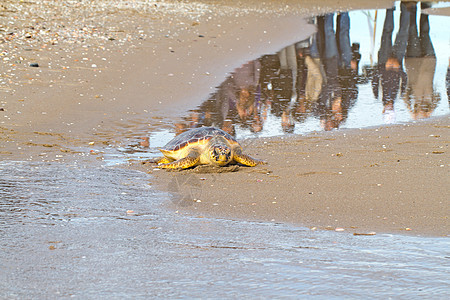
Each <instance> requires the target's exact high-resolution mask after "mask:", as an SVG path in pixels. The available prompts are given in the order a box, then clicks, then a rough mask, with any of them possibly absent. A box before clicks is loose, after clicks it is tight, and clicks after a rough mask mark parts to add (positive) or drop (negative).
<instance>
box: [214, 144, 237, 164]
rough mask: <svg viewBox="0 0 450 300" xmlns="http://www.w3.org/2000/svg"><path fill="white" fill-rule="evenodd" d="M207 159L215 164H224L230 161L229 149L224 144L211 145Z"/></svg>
mask: <svg viewBox="0 0 450 300" xmlns="http://www.w3.org/2000/svg"><path fill="white" fill-rule="evenodd" d="M209 159H210V160H211V162H212V163H213V164H215V165H219V166H225V165H226V164H228V163H229V162H231V159H232V157H231V149H230V148H229V147H227V146H225V145H213V146H211V147H210V148H209Z"/></svg>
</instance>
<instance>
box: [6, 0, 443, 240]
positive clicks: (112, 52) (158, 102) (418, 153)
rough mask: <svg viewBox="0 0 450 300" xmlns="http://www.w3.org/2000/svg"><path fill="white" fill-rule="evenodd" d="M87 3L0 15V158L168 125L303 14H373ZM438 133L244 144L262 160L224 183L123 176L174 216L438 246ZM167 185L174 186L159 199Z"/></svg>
mask: <svg viewBox="0 0 450 300" xmlns="http://www.w3.org/2000/svg"><path fill="white" fill-rule="evenodd" d="M88 2H89V1H81V2H79V3H78V4H76V5H78V6H79V7H78V9H77V10H76V11H77V14H73V15H70V14H68V12H67V11H65V8H64V7H63V6H60V5H58V1H46V2H45V4H44V3H43V2H41V1H35V2H33V3H31V2H23V3H22V2H18V1H6V2H4V3H3V4H2V5H1V6H0V18H1V19H2V20H8V21H7V22H6V21H5V22H3V24H6V25H2V27H0V30H1V31H0V33H1V40H0V42H1V45H2V53H1V57H0V58H1V66H2V67H1V80H2V81H1V86H0V109H1V110H0V155H1V158H2V159H3V160H39V161H41V160H42V161H61V162H64V161H72V160H76V159H80V157H79V155H78V154H79V153H89V151H90V150H92V149H94V150H96V151H100V152H101V151H102V149H103V148H104V147H106V146H111V147H115V146H118V145H121V143H123V141H124V140H126V139H128V138H132V137H136V136H145V135H146V133H148V132H149V131H152V130H153V129H155V128H160V127H161V126H162V127H164V126H166V127H169V126H170V125H169V124H167V125H164V124H163V125H161V124H160V123H159V122H162V123H165V122H167V120H170V119H171V118H174V117H176V116H180V115H181V114H183V113H184V112H186V111H187V110H189V109H191V108H192V107H194V106H196V105H198V104H200V102H201V101H200V100H201V97H204V95H206V94H208V93H211V92H212V91H213V90H214V88H215V87H216V86H217V85H218V84H220V82H222V81H223V79H224V74H226V73H227V72H231V71H232V70H233V69H234V68H235V67H237V66H240V65H241V64H242V63H244V62H246V61H248V60H250V59H254V58H256V57H258V56H260V55H262V54H265V53H273V52H275V51H277V50H278V49H280V48H282V47H284V46H286V45H290V44H292V43H293V42H295V41H299V40H302V39H304V38H306V37H308V36H309V35H310V34H312V33H313V32H314V30H315V28H314V26H312V25H309V24H307V22H306V21H305V20H304V18H305V17H310V16H312V15H315V14H317V13H323V12H332V11H336V10H339V9H348V8H367V7H370V8H374V6H373V4H372V3H371V1H363V2H361V1H350V2H348V1H346V2H345V3H343V2H342V3H341V2H340V1H337V2H336V1H303V2H302V4H303V5H302V6H298V5H296V1H282V2H278V1H273V2H265V3H266V5H265V6H262V5H260V4H259V2H258V1H255V2H248V3H247V4H245V6H244V5H243V4H242V3H241V2H233V1H232V2H229V1H228V2H226V4H224V3H223V2H220V1H217V2H216V1H204V2H203V1H199V2H192V3H184V2H183V3H181V4H180V3H176V2H171V1H165V2H159V1H155V2H148V3H140V2H134V1H131V2H129V4H127V5H125V4H124V3H122V1H98V3H99V4H98V5H89V4H88ZM391 5H392V2H390V1H378V4H376V6H377V7H379V8H386V7H389V6H391ZM180 11H181V12H183V13H180ZM24 12H27V13H24ZM44 12H46V13H45V14H44ZM47 14H48V15H47ZM55 14H56V16H57V17H51V16H54V15H55ZM281 24H282V25H283V26H281ZM298 28H301V30H299V29H298ZM36 64H37V65H36ZM157 126H159V127H157ZM449 127H450V122H449V118H448V116H447V117H441V118H439V119H430V120H427V121H423V122H417V123H414V124H407V125H395V126H391V127H389V126H383V127H377V128H369V129H363V130H345V131H338V132H330V133H317V134H310V135H307V136H290V137H284V138H283V137H275V138H264V139H257V140H245V141H242V144H243V145H244V149H245V151H246V152H248V153H249V154H251V155H253V156H255V157H257V158H260V159H264V160H266V161H267V162H268V164H267V165H266V166H259V167H256V168H240V169H239V171H238V172H233V173H221V174H197V173H195V172H190V171H187V172H180V173H173V172H165V171H156V170H153V167H152V166H149V165H140V164H139V163H132V166H131V167H132V168H136V169H139V170H143V171H145V172H150V173H152V175H154V177H153V178H154V180H155V185H156V186H157V187H158V188H160V189H162V190H167V191H169V192H173V197H175V199H182V201H172V202H171V203H169V205H171V206H172V207H173V209H174V210H176V211H178V212H179V213H181V214H192V215H194V216H204V215H209V216H215V217H218V218H230V219H235V218H237V219H251V220H266V221H267V220H268V221H274V222H287V223H294V224H299V225H301V226H306V227H309V228H312V229H330V230H338V231H341V230H344V231H346V232H355V233H361V234H366V233H371V232H377V233H378V232H385V233H386V232H387V233H404V234H415V235H416V234H417V235H437V236H447V235H448V234H449V229H450V228H449V225H450V223H449V219H448V217H449V205H448V204H449V202H448V195H447V194H448V186H449V184H450V181H449V180H450V179H449V176H448V168H449V160H448V144H449V138H450V135H449ZM97 158H99V156H95V157H94V156H89V155H88V157H87V159H88V160H91V161H93V162H98V163H101V159H97ZM174 178H178V179H177V180H179V181H180V182H187V184H184V185H182V187H178V188H177V189H176V190H173V186H172V185H171V183H172V182H173V180H174ZM186 180H187V181H186ZM190 182H193V183H190ZM192 186H195V187H196V188H200V190H201V192H200V194H195V195H192V193H191V191H190V189H191V187H192ZM186 193H188V196H186V195H187V194H186ZM180 197H181V198H180ZM191 198H192V199H191Z"/></svg>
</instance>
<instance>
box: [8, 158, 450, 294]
mask: <svg viewBox="0 0 450 300" xmlns="http://www.w3.org/2000/svg"><path fill="white" fill-rule="evenodd" d="M0 178H1V180H0V199H2V200H1V204H0V225H1V226H0V232H1V238H0V249H1V251H0V265H1V266H2V267H1V269H0V298H8V299H14V298H20V299H22V298H57V297H73V296H74V297H77V298H86V297H89V298H98V297H103V298H105V297H115V298H122V297H128V298H135V297H144V296H146V297H165V298H168V297H170V298H175V297H200V298H212V297H216V296H217V291H218V290H220V295H221V297H224V298H236V297H242V296H244V297H245V296H250V297H262V298H269V297H299V296H301V295H305V296H306V295H316V296H321V297H335V298H341V297H346V298H348V297H350V298H361V297H367V295H368V293H370V295H371V297H372V298H388V297H396V298H397V297H413V298H419V297H420V298H422V297H425V298H434V299H436V298H440V299H444V298H447V297H448V296H449V295H450V291H449V288H448V282H449V280H450V274H449V273H450V272H449V270H450V268H449V267H450V262H449V259H450V252H449V249H450V247H449V246H450V245H449V240H448V238H434V237H411V236H400V235H387V234H383V235H375V236H353V235H350V234H348V233H339V232H329V231H312V230H309V229H307V228H301V227H293V226H289V225H284V224H279V223H270V222H247V221H238V220H220V219H209V218H200V217H192V216H182V215H179V214H177V213H176V212H173V211H168V210H166V209H165V208H164V202H165V201H168V200H169V199H170V197H169V195H167V194H165V193H160V192H155V191H154V190H153V189H151V186H150V182H151V181H150V179H151V178H149V175H147V174H144V173H140V172H136V171H129V170H123V169H118V168H111V167H98V168H92V167H86V166H79V165H76V164H72V165H64V166H62V165H61V164H58V163H37V162H36V163H30V162H26V163H25V162H2V164H1V167H0ZM127 211H128V213H127Z"/></svg>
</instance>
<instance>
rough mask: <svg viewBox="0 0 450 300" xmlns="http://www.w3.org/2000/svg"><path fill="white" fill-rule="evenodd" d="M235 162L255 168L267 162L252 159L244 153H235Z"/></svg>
mask: <svg viewBox="0 0 450 300" xmlns="http://www.w3.org/2000/svg"><path fill="white" fill-rule="evenodd" d="M233 158H234V160H235V161H236V162H238V163H240V164H243V165H245V166H249V167H254V166H257V165H265V164H266V162H265V161H262V160H259V159H256V158H252V157H250V156H248V155H246V154H242V153H239V154H237V153H235V154H234V156H233Z"/></svg>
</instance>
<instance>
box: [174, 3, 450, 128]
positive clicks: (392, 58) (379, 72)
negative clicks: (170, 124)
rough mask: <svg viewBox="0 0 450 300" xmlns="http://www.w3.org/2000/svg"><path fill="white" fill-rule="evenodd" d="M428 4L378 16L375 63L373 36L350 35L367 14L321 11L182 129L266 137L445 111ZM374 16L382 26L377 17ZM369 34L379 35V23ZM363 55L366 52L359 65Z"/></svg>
mask: <svg viewBox="0 0 450 300" xmlns="http://www.w3.org/2000/svg"><path fill="white" fill-rule="evenodd" d="M429 7H430V5H429V4H427V3H419V4H417V3H416V2H406V3H401V4H397V5H396V7H393V8H390V9H387V10H386V11H385V13H384V17H385V18H384V23H380V22H383V20H382V19H380V18H379V19H378V20H377V21H378V25H379V26H378V29H379V31H380V32H381V37H379V41H378V44H379V47H377V51H378V55H377V57H378V62H377V63H376V64H374V63H371V62H370V61H371V60H372V55H371V54H370V53H369V52H370V51H367V48H368V47H367V46H366V47H365V49H366V50H364V51H365V53H361V50H360V48H363V47H362V45H360V42H359V39H361V40H365V41H367V38H365V39H364V38H362V37H361V33H358V32H357V34H355V36H351V33H352V31H351V30H350V25H352V26H356V27H360V26H362V25H361V24H360V23H361V15H362V14H363V12H351V13H348V12H342V13H336V14H327V15H324V16H318V17H315V18H313V19H312V20H311V22H312V23H314V24H315V25H316V26H317V33H316V34H314V35H313V36H312V37H310V38H309V39H307V40H304V41H300V42H298V43H296V44H295V45H291V46H289V47H286V48H284V49H282V50H281V51H280V52H278V53H277V54H273V55H265V56H263V57H261V58H259V59H257V60H254V61H250V62H248V63H246V64H244V65H242V66H241V67H240V68H237V69H236V70H235V71H234V72H233V73H232V74H231V75H230V76H229V77H228V78H227V79H226V80H225V81H224V82H223V83H222V84H221V85H220V86H219V87H218V88H217V91H216V92H215V93H214V94H213V95H211V96H210V98H209V99H208V100H206V101H205V102H204V103H203V104H201V105H200V106H199V107H197V108H196V109H194V110H192V111H190V113H189V116H187V117H185V118H184V119H183V120H182V121H181V122H178V123H177V124H176V130H177V133H180V132H182V131H184V130H185V129H187V128H193V127H199V126H216V127H220V128H222V129H224V130H225V131H227V132H229V133H231V134H234V135H236V134H237V135H241V136H242V135H252V134H255V133H259V134H261V135H265V136H267V135H275V134H281V133H304V132H308V131H313V130H332V129H337V128H341V127H344V128H347V127H364V126H373V125H380V124H383V123H387V124H391V123H397V122H405V121H411V120H417V119H423V118H429V117H430V116H432V115H433V113H434V114H435V115H443V114H446V113H448V106H446V105H444V106H442V107H441V109H440V110H439V111H438V112H437V113H435V111H436V108H437V107H438V105H439V102H440V99H441V94H443V93H445V91H444V89H442V90H439V91H437V90H436V88H435V83H434V77H435V76H434V75H435V70H436V53H435V50H434V46H433V42H432V40H431V38H430V22H429V18H433V16H430V17H429V16H428V15H427V14H425V13H424V10H426V9H427V8H429ZM357 13H359V14H360V15H359V16H358V15H357ZM353 16H354V17H355V21H354V22H351V21H352V17H353ZM441 18H443V17H441ZM363 21H365V22H367V20H364V19H363ZM446 21H447V19H446ZM371 22H372V23H371V24H372V25H375V28H377V22H373V21H371ZM394 23H395V24H394ZM446 24H449V23H448V21H447V22H446ZM364 26H365V24H364ZM395 26H397V27H398V29H397V30H396V31H397V32H396V35H395V40H394V42H393V34H394V32H395V30H394V29H395ZM370 34H371V35H372V36H374V37H376V38H378V35H376V34H375V32H374V31H373V29H372V31H371V32H370ZM436 38H438V39H445V38H446V37H445V36H440V35H438V36H437V37H436ZM374 40H375V38H374ZM352 41H353V42H352ZM372 48H373V47H372ZM372 50H373V51H374V50H375V49H372ZM362 55H363V56H364V55H365V56H366V58H365V60H364V62H365V63H364V64H363V65H362V66H360V62H361V61H362V59H361V58H362ZM445 55H448V53H445ZM368 56H370V60H368ZM366 62H369V63H368V64H366ZM445 63H446V60H445ZM444 76H445V75H444ZM447 77H448V76H447ZM442 79H444V78H439V80H440V81H443V80H442ZM369 91H370V92H369ZM399 101H400V102H401V103H399ZM237 131H239V132H237Z"/></svg>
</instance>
